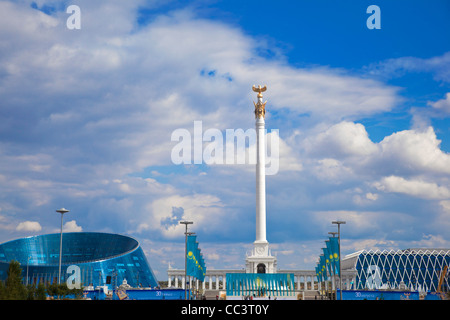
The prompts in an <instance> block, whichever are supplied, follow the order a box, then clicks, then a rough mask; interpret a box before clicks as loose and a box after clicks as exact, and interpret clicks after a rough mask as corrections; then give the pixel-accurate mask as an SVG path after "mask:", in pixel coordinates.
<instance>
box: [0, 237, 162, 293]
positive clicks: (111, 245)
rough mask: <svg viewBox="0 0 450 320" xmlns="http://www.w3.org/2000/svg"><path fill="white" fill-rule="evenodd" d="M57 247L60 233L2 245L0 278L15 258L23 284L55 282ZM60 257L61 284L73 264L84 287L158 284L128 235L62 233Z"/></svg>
mask: <svg viewBox="0 0 450 320" xmlns="http://www.w3.org/2000/svg"><path fill="white" fill-rule="evenodd" d="M59 250H60V234H59V233H55V234H46V235H39V236H33V237H28V238H22V239H17V240H13V241H9V242H5V243H3V244H1V245H0V280H6V278H7V271H8V267H9V263H10V261H11V260H17V261H18V262H19V263H20V265H21V268H22V275H23V278H24V283H34V284H39V283H44V284H52V283H57V282H58V273H59ZM61 260H62V261H61V283H64V282H66V281H67V279H68V277H70V276H71V275H72V274H73V266H77V267H79V269H78V270H79V277H80V280H81V281H80V283H81V286H83V287H88V286H91V287H94V288H95V287H97V286H105V285H107V286H108V287H109V288H115V287H116V286H119V285H121V284H122V282H123V281H124V280H126V281H127V283H128V285H130V286H131V287H135V288H137V287H143V288H147V287H156V286H158V282H157V280H156V278H155V275H154V274H153V271H152V269H151V267H150V265H149V263H148V261H147V258H146V257H145V255H144V252H143V251H142V249H141V247H140V245H139V242H138V241H137V240H135V239H133V238H131V237H128V236H123V235H119V234H110V233H98V232H72V233H63V238H62V259H61ZM71 266H72V267H71ZM69 267H71V268H69Z"/></svg>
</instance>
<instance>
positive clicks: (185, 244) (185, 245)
mask: <svg viewBox="0 0 450 320" xmlns="http://www.w3.org/2000/svg"><path fill="white" fill-rule="evenodd" d="M193 223H194V222H192V221H180V224H184V225H185V227H186V231H185V232H184V235H185V238H184V300H186V296H187V286H186V276H187V273H186V269H187V237H188V225H189V224H193Z"/></svg>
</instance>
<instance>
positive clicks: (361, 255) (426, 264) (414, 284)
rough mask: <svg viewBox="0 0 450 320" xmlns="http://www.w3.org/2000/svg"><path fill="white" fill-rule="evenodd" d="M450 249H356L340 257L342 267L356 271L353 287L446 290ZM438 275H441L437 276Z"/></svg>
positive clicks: (447, 286)
mask: <svg viewBox="0 0 450 320" xmlns="http://www.w3.org/2000/svg"><path fill="white" fill-rule="evenodd" d="M449 265H450V249H406V250H397V251H394V250H390V251H387V250H384V251H372V250H369V251H359V252H357V253H354V254H352V255H349V256H346V257H345V258H344V259H343V269H354V270H356V281H355V283H354V285H353V287H354V288H355V289H411V290H419V291H432V292H434V291H437V290H438V284H439V280H440V279H441V278H442V286H441V290H443V291H448V290H449V288H450V285H449V273H448V270H447V271H446V272H445V273H444V267H445V266H447V267H449ZM441 276H442V277H441Z"/></svg>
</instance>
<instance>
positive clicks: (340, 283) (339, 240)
mask: <svg viewBox="0 0 450 320" xmlns="http://www.w3.org/2000/svg"><path fill="white" fill-rule="evenodd" d="M331 223H332V224H337V226H338V244H339V293H340V298H341V301H342V269H341V224H345V221H332V222H331Z"/></svg>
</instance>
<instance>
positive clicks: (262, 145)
mask: <svg viewBox="0 0 450 320" xmlns="http://www.w3.org/2000/svg"><path fill="white" fill-rule="evenodd" d="M265 88H266V87H264V88H261V86H259V88H255V87H253V90H254V91H255V90H257V91H256V92H258V96H257V97H258V102H257V103H256V104H255V118H256V241H255V242H258V243H267V240H266V139H265V129H266V127H265V126H266V123H265V120H264V118H265V103H263V102H262V98H263V96H262V93H261V92H263V91H265ZM258 90H259V91H258Z"/></svg>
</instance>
